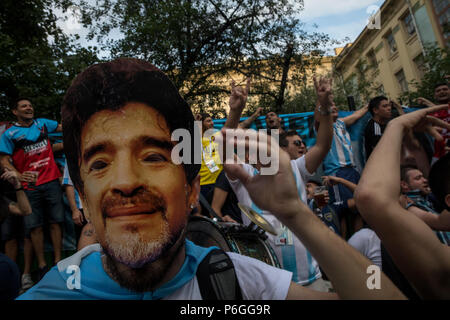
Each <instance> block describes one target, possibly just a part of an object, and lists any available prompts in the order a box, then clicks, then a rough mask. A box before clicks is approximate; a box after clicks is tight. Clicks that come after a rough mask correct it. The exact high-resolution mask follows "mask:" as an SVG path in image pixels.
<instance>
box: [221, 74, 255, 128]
mask: <svg viewBox="0 0 450 320" xmlns="http://www.w3.org/2000/svg"><path fill="white" fill-rule="evenodd" d="M250 82H251V80H250V78H247V84H246V87H245V88H242V87H238V86H236V83H235V82H234V80H233V81H231V94H230V100H229V106H230V113H229V114H228V117H227V121H226V122H225V124H224V125H223V126H224V128H232V129H234V128H237V127H238V125H239V119H240V118H241V114H242V111H243V110H244V108H245V104H246V103H247V98H248V93H249V92H250Z"/></svg>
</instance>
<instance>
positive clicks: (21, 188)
mask: <svg viewBox="0 0 450 320" xmlns="http://www.w3.org/2000/svg"><path fill="white" fill-rule="evenodd" d="M15 190H16V192H17V191H20V190H23V187H20V188H18V189H15Z"/></svg>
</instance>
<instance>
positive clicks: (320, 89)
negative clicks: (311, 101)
mask: <svg viewBox="0 0 450 320" xmlns="http://www.w3.org/2000/svg"><path fill="white" fill-rule="evenodd" d="M313 80H314V88H315V89H316V94H317V99H318V101H319V105H320V106H322V108H326V109H328V110H329V109H330V108H331V106H332V105H333V91H332V86H333V79H331V78H323V77H320V80H319V81H317V78H316V76H314V77H313Z"/></svg>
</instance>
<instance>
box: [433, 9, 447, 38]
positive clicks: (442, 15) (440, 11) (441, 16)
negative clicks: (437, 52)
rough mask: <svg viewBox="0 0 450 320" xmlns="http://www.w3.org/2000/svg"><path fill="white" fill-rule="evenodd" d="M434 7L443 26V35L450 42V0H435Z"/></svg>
mask: <svg viewBox="0 0 450 320" xmlns="http://www.w3.org/2000/svg"><path fill="white" fill-rule="evenodd" d="M433 8H434V13H435V14H436V16H437V18H438V21H439V24H440V27H441V32H442V36H443V37H444V39H446V40H447V42H449V38H450V30H449V20H450V2H449V1H448V0H433Z"/></svg>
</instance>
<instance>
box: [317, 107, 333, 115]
mask: <svg viewBox="0 0 450 320" xmlns="http://www.w3.org/2000/svg"><path fill="white" fill-rule="evenodd" d="M317 110H318V111H319V112H320V114H321V115H323V116H328V115H329V114H330V113H331V110H330V109H329V108H325V110H324V108H322V106H319V108H318V109H317Z"/></svg>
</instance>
